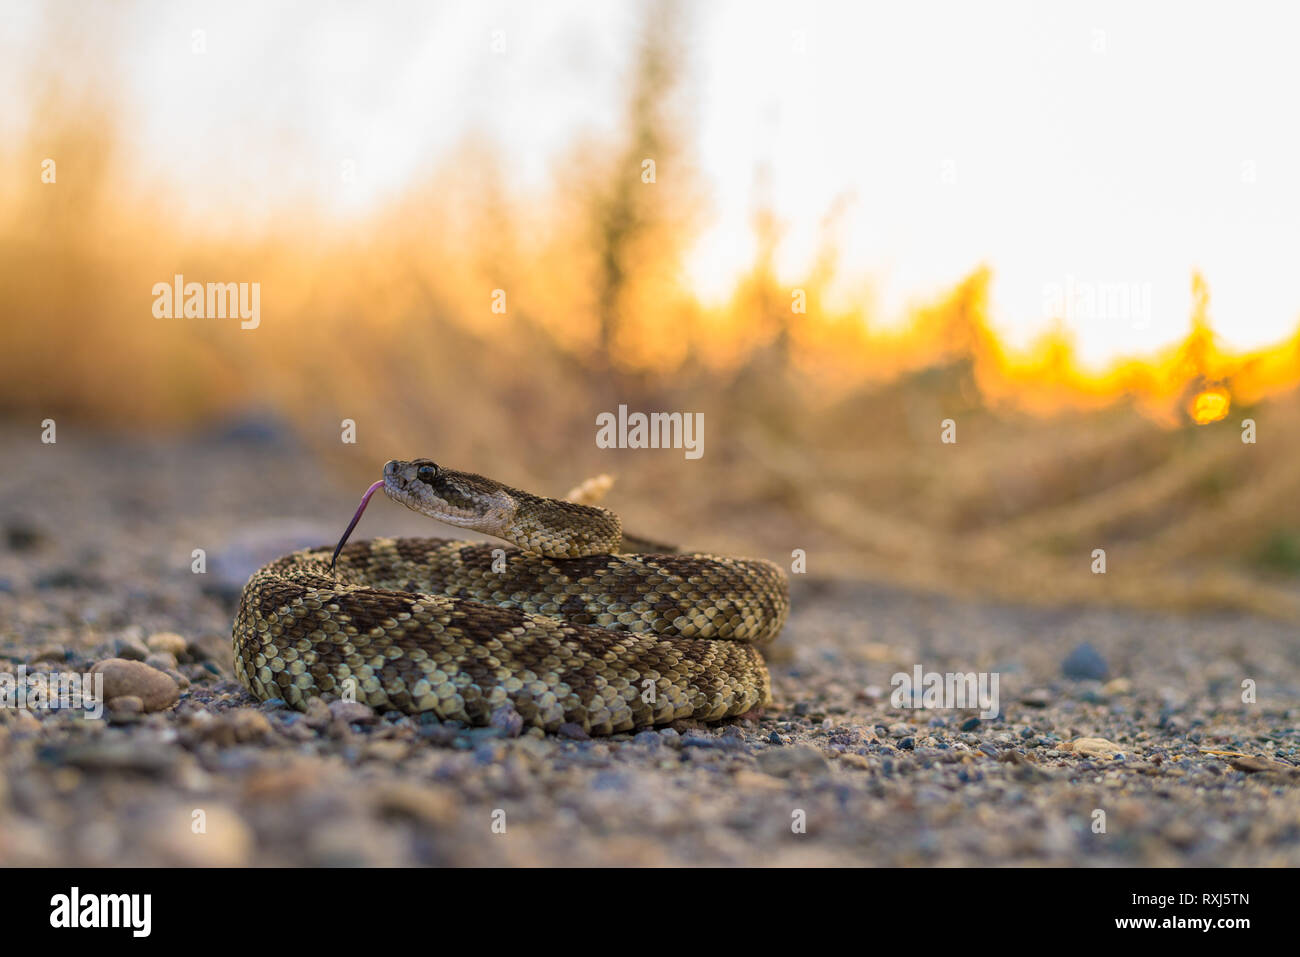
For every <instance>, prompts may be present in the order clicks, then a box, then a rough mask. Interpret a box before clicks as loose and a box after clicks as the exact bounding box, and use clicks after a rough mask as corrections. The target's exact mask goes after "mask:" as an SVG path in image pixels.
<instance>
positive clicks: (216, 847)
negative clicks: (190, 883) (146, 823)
mask: <svg viewBox="0 0 1300 957" xmlns="http://www.w3.org/2000/svg"><path fill="white" fill-rule="evenodd" d="M147 841H148V843H149V845H150V846H151V847H152V848H153V849H154V851H155V852H156V853H157V854H158V855H159V856H160V857H162V858H164V859H165V860H166V861H167V862H168V863H170V864H173V865H178V866H181V867H243V866H245V865H247V864H248V863H249V861H250V860H251V859H252V855H253V848H254V840H253V832H252V830H251V829H250V828H249V826H248V825H247V824H245V823H244V820H243V818H241V817H240V816H239V815H238V814H236V813H235V812H234V811H232V810H230V809H229V808H227V807H223V806H221V805H219V804H210V803H208V802H207V801H196V802H195V806H194V807H188V806H181V807H176V808H174V809H172V810H170V811H168V812H166V813H164V814H161V815H158V816H157V817H156V818H154V819H153V823H152V824H151V825H150V827H149V829H148V831H147Z"/></svg>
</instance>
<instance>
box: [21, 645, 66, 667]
mask: <svg viewBox="0 0 1300 957" xmlns="http://www.w3.org/2000/svg"><path fill="white" fill-rule="evenodd" d="M29 660H30V661H31V662H32V664H37V663H38V662H42V661H67V660H68V653H67V651H65V650H64V649H63V648H60V647H59V646H57V645H54V646H51V647H49V648H42V649H41V650H40V651H38V652H36V654H34V655H33V656H32V657H31V658H30V659H29Z"/></svg>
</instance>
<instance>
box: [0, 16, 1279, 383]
mask: <svg viewBox="0 0 1300 957" xmlns="http://www.w3.org/2000/svg"><path fill="white" fill-rule="evenodd" d="M49 6H50V5H48V4H42V3H36V2H32V3H24V2H16V0H10V2H8V3H6V10H7V14H8V17H7V21H6V25H5V26H4V28H3V32H2V33H0V80H2V81H3V83H4V84H5V88H6V90H7V91H9V92H10V95H9V96H7V97H6V98H5V101H6V105H5V107H4V108H3V111H4V115H3V116H0V131H3V132H5V133H6V134H11V133H13V132H15V131H17V130H19V129H21V128H22V127H23V126H24V125H26V124H31V123H34V124H38V125H39V124H40V122H41V118H40V117H38V116H33V115H32V111H31V110H30V109H25V106H26V105H28V104H32V103H34V102H35V99H36V98H35V97H34V96H33V95H31V94H32V92H34V91H31V90H30V85H31V77H32V76H35V75H40V74H41V73H43V72H48V71H49V69H50V65H51V63H52V62H53V63H57V64H58V66H57V69H58V70H60V71H63V72H64V73H65V74H66V75H67V77H69V78H70V80H71V81H72V82H74V84H75V83H79V82H87V81H89V82H90V83H91V85H93V86H94V87H95V88H96V89H97V91H98V92H99V93H100V94H101V95H105V96H107V97H108V98H109V99H110V100H111V101H112V102H114V103H115V104H116V105H117V106H119V107H120V114H121V115H120V120H121V122H122V123H124V129H123V130H122V133H123V137H124V140H123V142H122V144H121V149H122V151H123V155H124V156H126V157H128V158H129V161H128V163H127V164H126V168H127V171H128V175H129V177H131V178H132V179H133V180H134V184H133V185H128V186H127V187H126V188H135V189H145V188H147V189H163V190H169V191H172V192H174V194H175V196H176V197H177V207H176V208H177V209H178V211H182V212H183V213H185V214H188V215H190V216H192V217H195V218H196V220H197V221H199V222H201V223H204V224H206V225H208V226H210V227H211V228H212V229H214V230H215V231H221V230H222V229H226V228H230V226H231V224H232V223H237V224H239V225H240V226H241V227H243V226H246V225H247V224H249V223H256V222H258V221H259V220H261V221H271V220H273V219H274V218H275V217H276V216H277V215H280V214H282V213H283V211H284V210H285V208H286V207H291V206H292V205H293V204H297V203H301V202H302V201H304V200H305V199H306V200H310V201H312V202H313V203H315V204H318V205H319V206H321V207H323V208H325V209H328V210H330V211H332V212H333V213H334V214H336V215H337V216H339V217H342V218H346V217H349V216H355V215H358V214H360V213H364V212H365V211H366V210H367V209H369V208H371V207H372V206H373V204H375V203H377V202H379V201H381V200H383V199H385V198H388V197H392V196H395V195H398V194H400V192H401V190H402V188H403V187H404V185H406V184H407V183H408V182H409V181H410V180H411V179H412V177H415V176H417V175H420V174H421V173H425V172H427V171H428V170H429V169H430V168H431V167H432V166H434V165H435V164H436V162H437V160H438V158H439V157H440V156H445V155H447V154H448V153H449V152H450V151H451V150H453V149H455V147H456V146H457V145H458V144H460V143H462V142H464V141H465V139H466V138H467V137H469V136H477V137H480V138H486V139H487V140H488V141H490V142H493V143H495V144H496V145H497V146H498V147H499V148H500V152H501V154H502V156H503V161H504V164H505V167H506V169H507V170H508V171H509V172H510V174H511V176H512V178H513V181H514V182H513V186H514V189H515V190H516V192H517V194H518V195H521V196H522V195H526V194H527V192H528V191H529V190H530V189H537V190H541V189H545V188H546V187H547V184H548V183H551V182H553V181H554V180H555V179H556V178H557V177H562V176H563V175H564V173H565V171H564V169H563V168H562V167H561V166H560V165H559V163H560V159H559V158H560V157H561V156H562V155H563V154H564V152H565V150H566V149H568V148H571V145H572V143H573V141H574V140H575V138H576V137H578V136H580V135H583V134H591V135H594V136H597V137H599V136H601V135H609V136H612V135H614V134H616V133H617V131H618V129H619V124H620V122H621V117H622V115H623V114H622V109H623V99H624V96H625V92H626V89H627V86H626V80H627V78H628V64H629V63H630V62H631V58H632V52H631V51H632V49H633V46H634V43H635V37H636V31H637V29H638V28H639V25H640V23H641V22H642V11H641V8H640V7H639V6H638V5H634V4H626V3H597V2H586V3H584V2H545V3H537V2H533V3H522V2H521V3H475V2H461V3H438V4H432V3H430V4H425V3H405V4H401V3H398V4H381V5H373V6H371V5H361V4H355V5H354V4H341V3H325V4H321V3H307V2H303V3H297V2H294V3H242V2H222V3H170V2H168V3H161V2H159V3H146V4H139V5H126V4H124V5H112V6H111V7H100V8H85V9H84V10H83V9H82V8H81V7H79V6H74V5H69V6H67V7H66V8H65V12H68V13H70V14H72V15H73V16H72V19H71V21H70V22H66V23H65V22H63V21H59V23H60V25H59V26H58V27H54V26H52V22H53V21H50V20H49V19H47V17H46V13H45V9H46V8H47V7H49ZM57 6H58V5H57V4H56V5H55V7H56V8H57ZM680 9H681V13H682V16H681V21H680V22H681V30H682V38H683V49H684V51H685V53H686V58H687V62H686V76H685V78H684V84H685V89H686V91H687V97H686V99H687V103H688V107H689V111H688V116H687V120H688V123H689V128H688V134H689V135H690V139H691V141H690V144H689V150H688V153H689V156H690V158H691V159H692V160H693V161H694V162H696V163H697V164H698V167H699V170H698V172H699V174H700V175H701V176H702V177H703V182H704V183H705V191H704V195H705V197H706V199H707V206H706V207H705V209H704V211H703V212H704V217H703V219H702V222H703V225H704V230H703V232H702V234H701V236H700V238H699V242H698V243H697V244H696V246H695V247H694V249H693V250H692V252H691V253H690V256H689V258H688V262H687V268H688V272H689V277H690V282H691V284H692V286H693V287H694V288H695V289H696V290H697V292H698V293H699V295H700V296H701V297H702V298H703V299H704V300H705V301H706V302H707V301H716V300H718V299H720V298H724V297H725V296H726V295H727V294H728V293H729V291H730V290H731V289H732V288H733V286H734V283H735V281H736V279H737V277H738V276H739V275H740V274H741V273H742V272H743V271H744V270H745V268H746V267H747V266H748V265H749V264H750V263H752V260H753V250H754V245H753V244H754V238H753V232H752V216H753V209H754V205H755V203H756V201H757V200H758V199H760V198H761V197H764V196H766V197H767V198H768V199H769V200H770V202H771V203H772V205H773V207H774V209H775V211H776V213H777V215H778V218H779V220H780V222H781V225H782V227H783V229H784V230H785V232H784V242H783V244H782V246H781V249H780V254H779V259H778V268H779V273H780V278H781V279H782V281H784V282H787V283H790V284H792V285H793V284H797V283H798V282H799V280H800V277H801V276H804V275H805V274H806V271H807V269H808V266H809V264H810V262H811V261H812V258H813V256H814V254H815V252H816V250H817V247H818V243H819V241H820V238H821V235H822V233H821V230H822V226H823V222H824V221H825V220H826V219H827V217H828V215H829V214H830V213H831V212H832V210H835V209H840V214H839V218H838V220H837V226H836V233H835V235H836V236H837V237H838V240H839V242H840V250H839V263H840V267H841V280H840V283H839V285H838V287H837V290H836V294H837V296H838V297H840V299H841V300H842V301H845V302H847V301H853V300H855V299H860V298H862V297H863V296H867V295H868V294H869V297H870V301H871V302H872V303H873V304H874V306H875V312H874V314H875V315H880V316H882V317H895V316H900V315H902V314H903V312H904V311H905V308H906V307H907V305H909V304H913V303H917V302H921V301H924V300H927V299H932V298H934V297H935V296H937V295H939V294H940V293H942V291H943V290H944V289H946V288H948V287H950V286H951V285H952V284H954V283H955V282H957V281H959V280H960V279H961V278H962V277H963V276H965V275H966V274H967V273H969V272H970V270H972V269H973V268H975V267H977V266H979V265H981V264H986V265H988V266H990V267H991V268H992V269H993V272H994V277H995V279H994V285H993V298H994V314H993V321H994V325H995V326H996V327H997V328H998V329H999V330H1000V331H1001V332H1002V333H1003V334H1005V335H1007V336H1008V337H1009V339H1010V341H1011V342H1013V343H1016V344H1024V343H1027V342H1028V341H1029V340H1031V339H1032V338H1033V336H1034V335H1035V334H1037V333H1040V332H1043V331H1044V330H1046V329H1048V328H1050V326H1051V316H1050V315H1049V314H1048V313H1049V312H1050V310H1048V309H1047V308H1046V303H1045V300H1048V299H1050V295H1051V294H1050V290H1051V289H1052V288H1053V287H1065V286H1067V285H1070V286H1074V287H1076V288H1079V287H1082V288H1087V287H1088V286H1089V284H1092V285H1094V286H1095V285H1097V284H1111V285H1114V284H1123V285H1124V286H1125V288H1129V289H1133V290H1141V291H1142V295H1144V296H1149V303H1150V310H1149V314H1148V313H1145V312H1143V313H1142V314H1139V315H1127V316H1125V315H1108V314H1090V313H1088V312H1087V310H1086V309H1077V310H1075V313H1076V314H1075V315H1074V316H1073V318H1072V319H1071V320H1070V321H1069V323H1068V325H1069V327H1070V329H1071V331H1072V333H1073V334H1074V336H1075V338H1076V340H1077V343H1078V345H1079V349H1080V356H1081V358H1082V359H1083V360H1084V361H1085V362H1089V363H1097V364H1100V363H1103V362H1105V361H1106V360H1108V359H1111V358H1114V357H1116V356H1119V355H1124V354H1133V353H1147V352H1150V351H1151V350H1153V349H1155V348H1158V347H1159V346H1161V345H1164V344H1168V343H1170V342H1173V341H1176V340H1177V339H1179V338H1181V337H1182V336H1183V335H1184V334H1185V333H1186V330H1187V322H1188V314H1189V312H1190V292H1189V290H1190V277H1191V273H1192V270H1194V269H1199V270H1201V271H1202V272H1203V274H1204V275H1205V277H1206V279H1207V280H1208V282H1209V286H1210V288H1211V290H1212V293H1213V303H1212V307H1211V314H1212V316H1213V319H1214V324H1215V328H1216V329H1217V331H1218V332H1219V333H1220V335H1221V336H1222V337H1223V339H1224V340H1225V341H1226V342H1227V343H1228V344H1229V345H1230V346H1233V347H1237V348H1245V347H1251V346H1256V345H1263V344H1267V343H1270V342H1273V341H1277V340H1280V339H1282V338H1284V337H1285V336H1287V335H1289V334H1290V333H1291V332H1292V331H1293V330H1294V328H1295V326H1296V322H1297V319H1298V318H1300V278H1298V277H1297V272H1296V269H1295V266H1296V263H1297V262H1298V261H1300V259H1298V256H1300V127H1298V126H1297V124H1296V122H1295V116H1296V115H1297V108H1296V103H1295V100H1296V97H1297V94H1298V93H1300V58H1297V57H1295V55H1294V52H1293V46H1294V40H1295V36H1296V27H1297V26H1300V11H1297V10H1296V8H1295V7H1294V6H1287V5H1284V4H1280V3H1279V4H1262V3H1258V4H1256V3H1252V4H1246V5H1242V6H1239V7H1236V8H1233V9H1234V15H1232V16H1231V17H1229V16H1228V8H1226V7H1222V6H1221V7H1220V8H1219V9H1218V10H1213V9H1211V8H1209V7H1208V6H1206V5H1203V4H1197V3H1186V2H1183V3H1173V2H1169V3H1144V4H1123V3H1087V4H1063V3H1053V4H1043V3H1030V2H1023V3H1013V2H1004V3H993V4H982V5H980V7H979V8H978V9H975V8H972V7H971V5H969V4H963V3H955V2H952V3H948V2H930V3H921V4H911V3H909V4H897V3H880V4H874V3H873V4H857V3H843V4H839V3H819V4H808V3H775V2H773V3H752V2H740V0H736V2H723V3H707V4H706V3H683V4H682V5H681V8H680ZM83 14H84V15H83ZM195 30H202V31H204V32H203V34H202V41H203V43H204V44H205V45H206V50H205V52H202V53H196V52H195V51H194V44H195V39H194V37H195V35H194V31H195ZM494 31H499V32H494ZM503 44H504V49H500V48H501V47H502V45H503ZM494 47H496V49H494ZM51 51H54V52H53V53H52V52H51ZM25 90H26V91H27V93H24V91H25ZM348 161H351V162H352V163H353V164H354V168H355V180H354V181H353V182H351V183H344V182H342V181H341V178H340V175H339V170H340V167H341V164H343V163H345V162H348ZM764 171H766V172H764ZM658 175H659V177H660V178H661V179H662V178H665V177H671V176H672V175H674V170H673V169H672V168H660V170H659V171H658ZM146 184H148V185H146ZM178 214H181V213H178Z"/></svg>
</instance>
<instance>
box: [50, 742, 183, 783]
mask: <svg viewBox="0 0 1300 957" xmlns="http://www.w3.org/2000/svg"><path fill="white" fill-rule="evenodd" d="M178 757H179V752H178V751H177V749H176V748H174V747H172V746H170V745H163V744H160V743H159V742H157V741H146V740H142V739H139V738H136V739H132V740H113V741H96V742H93V743H91V744H81V745H73V746H72V747H69V748H64V749H61V750H59V751H56V752H53V753H52V754H51V755H50V758H51V760H53V761H54V762H55V763H58V764H66V765H68V766H69V767H74V768H81V769H82V770H83V771H113V772H119V771H138V772H140V773H142V774H162V773H163V772H165V771H169V770H171V769H172V768H173V767H174V766H175V765H176V762H177V759H178Z"/></svg>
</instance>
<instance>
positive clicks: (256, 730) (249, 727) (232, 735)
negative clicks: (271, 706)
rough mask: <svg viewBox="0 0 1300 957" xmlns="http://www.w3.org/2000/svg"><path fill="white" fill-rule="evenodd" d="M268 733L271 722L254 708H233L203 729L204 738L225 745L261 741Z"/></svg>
mask: <svg viewBox="0 0 1300 957" xmlns="http://www.w3.org/2000/svg"><path fill="white" fill-rule="evenodd" d="M270 733H271V722H270V721H268V720H267V718H266V715H264V714H262V712H260V711H258V710H257V709H256V708H234V709H232V710H230V711H227V712H226V713H225V714H223V715H221V716H220V717H218V718H217V719H216V720H214V721H212V722H210V723H209V724H208V725H207V727H205V728H204V729H203V737H204V738H205V739H206V740H209V741H214V742H216V743H217V744H219V745H223V746H225V747H230V746H231V745H235V744H247V743H248V742H250V741H261V740H262V739H264V738H266V737H267V736H268V735H269V734H270Z"/></svg>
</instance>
